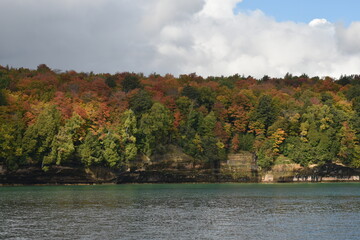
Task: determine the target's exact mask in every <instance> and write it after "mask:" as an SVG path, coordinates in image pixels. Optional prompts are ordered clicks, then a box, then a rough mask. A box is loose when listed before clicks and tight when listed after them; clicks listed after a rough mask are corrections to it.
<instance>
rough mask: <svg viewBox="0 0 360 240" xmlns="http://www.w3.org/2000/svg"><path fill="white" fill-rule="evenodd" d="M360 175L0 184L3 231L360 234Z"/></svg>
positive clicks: (101, 235) (157, 235)
mask: <svg viewBox="0 0 360 240" xmlns="http://www.w3.org/2000/svg"><path fill="white" fill-rule="evenodd" d="M359 237H360V183H316V184H315V183H313V184H311V183H308V184H144V185H140V184H139V185H136V184H135V185H94V186H21V187H0V239H9V238H10V239H136V240H138V239H287V240H289V239H327V240H328V239H337V240H338V239H342V240H344V239H359Z"/></svg>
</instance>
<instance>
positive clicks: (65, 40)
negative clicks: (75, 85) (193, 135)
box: [0, 0, 360, 78]
mask: <svg viewBox="0 0 360 240" xmlns="http://www.w3.org/2000/svg"><path fill="white" fill-rule="evenodd" d="M357 9H360V1H358V0H343V1H340V0H301V1H295V0H291V1H290V0H243V1H241V0H181V1H177V0H136V1H134V0H61V1H59V0H1V1H0V29H1V32H0V65H3V66H6V65H9V66H12V67H16V68H17V67H26V68H33V69H35V68H36V66H37V65H39V64H42V63H45V64H46V65H48V66H49V67H50V68H52V69H59V70H63V71H66V70H75V71H78V72H90V71H93V72H96V73H101V72H109V73H115V72H124V71H129V72H138V73H140V72H141V73H144V74H151V73H159V74H166V73H170V74H173V75H175V76H177V75H179V74H186V73H194V72H195V73H197V74H198V75H202V76H204V77H206V76H220V75H225V76H228V75H233V74H240V75H246V76H247V75H252V76H255V77H262V76H264V75H269V76H272V77H282V76H284V75H285V74H286V73H287V72H289V73H292V74H294V75H300V74H303V73H306V74H308V75H310V76H320V77H323V76H332V77H336V78H337V77H339V76H340V75H343V74H347V75H349V74H359V73H360V15H359V14H357V13H356V12H355V11H356V10H357Z"/></svg>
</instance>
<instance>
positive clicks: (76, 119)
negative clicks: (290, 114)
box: [43, 115, 85, 165]
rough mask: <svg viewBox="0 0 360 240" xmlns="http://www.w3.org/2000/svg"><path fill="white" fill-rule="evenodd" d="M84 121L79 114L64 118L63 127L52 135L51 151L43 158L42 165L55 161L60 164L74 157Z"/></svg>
mask: <svg viewBox="0 0 360 240" xmlns="http://www.w3.org/2000/svg"><path fill="white" fill-rule="evenodd" d="M84 124H85V121H84V120H83V119H82V118H81V117H80V116H79V115H74V116H73V117H71V118H70V119H68V120H66V123H65V125H64V126H63V127H61V128H60V130H59V132H58V134H57V135H56V136H55V137H54V139H53V141H52V144H51V152H50V154H49V155H48V156H46V157H45V158H44V162H43V165H50V164H53V163H55V164H56V165H60V164H61V163H63V162H68V161H70V160H71V157H73V159H74V153H75V147H76V146H77V143H78V142H79V141H80V138H81V137H84V136H82V135H83V125H84Z"/></svg>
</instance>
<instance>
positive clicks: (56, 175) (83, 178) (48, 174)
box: [0, 166, 117, 184]
mask: <svg viewBox="0 0 360 240" xmlns="http://www.w3.org/2000/svg"><path fill="white" fill-rule="evenodd" d="M116 176H117V174H116V173H115V172H113V171H112V170H110V169H106V168H101V167H93V168H90V169H85V168H81V167H64V166H52V167H50V168H49V170H47V171H43V170H42V169H41V168H40V167H33V166H32V167H27V168H21V169H18V170H16V171H3V172H2V173H1V174H0V184H94V183H109V182H116Z"/></svg>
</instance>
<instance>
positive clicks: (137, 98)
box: [129, 90, 153, 119]
mask: <svg viewBox="0 0 360 240" xmlns="http://www.w3.org/2000/svg"><path fill="white" fill-rule="evenodd" d="M152 105H153V101H152V99H151V96H150V94H149V93H148V92H147V91H145V90H140V91H139V92H137V93H136V94H135V95H133V96H132V97H131V98H130V100H129V107H130V109H131V110H132V111H133V112H134V113H135V115H136V116H137V118H138V119H139V118H141V115H142V114H144V113H145V112H147V111H148V110H149V109H150V108H151V106H152Z"/></svg>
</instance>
